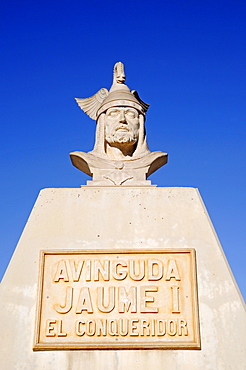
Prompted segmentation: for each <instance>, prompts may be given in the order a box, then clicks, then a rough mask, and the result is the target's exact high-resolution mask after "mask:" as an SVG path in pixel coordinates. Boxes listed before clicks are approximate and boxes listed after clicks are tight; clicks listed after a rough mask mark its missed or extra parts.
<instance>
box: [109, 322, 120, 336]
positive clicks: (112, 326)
mask: <svg viewBox="0 0 246 370" xmlns="http://www.w3.org/2000/svg"><path fill="white" fill-rule="evenodd" d="M108 333H109V335H112V336H115V335H116V336H118V335H119V334H118V323H117V320H108Z"/></svg>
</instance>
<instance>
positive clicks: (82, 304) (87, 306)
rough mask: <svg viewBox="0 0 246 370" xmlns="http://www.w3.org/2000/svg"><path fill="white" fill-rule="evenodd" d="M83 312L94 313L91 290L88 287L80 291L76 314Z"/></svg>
mask: <svg viewBox="0 0 246 370" xmlns="http://www.w3.org/2000/svg"><path fill="white" fill-rule="evenodd" d="M82 311H87V312H88V313H93V312H94V311H93V307H92V302H91V295H90V289H89V288H88V287H84V288H81V289H80V294H79V300H78V305H77V308H76V313H82Z"/></svg>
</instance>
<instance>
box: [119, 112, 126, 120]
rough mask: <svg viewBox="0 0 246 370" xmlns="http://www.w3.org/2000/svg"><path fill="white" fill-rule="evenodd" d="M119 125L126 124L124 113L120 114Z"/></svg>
mask: <svg viewBox="0 0 246 370" xmlns="http://www.w3.org/2000/svg"><path fill="white" fill-rule="evenodd" d="M120 123H126V116H125V112H124V111H121V112H120Z"/></svg>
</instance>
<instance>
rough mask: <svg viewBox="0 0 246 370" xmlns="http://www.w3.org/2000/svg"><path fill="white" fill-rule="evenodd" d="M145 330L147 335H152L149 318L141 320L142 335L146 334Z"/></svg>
mask: <svg viewBox="0 0 246 370" xmlns="http://www.w3.org/2000/svg"><path fill="white" fill-rule="evenodd" d="M144 330H145V331H146V333H145V335H146V336H147V337H149V336H150V326H149V322H148V321H147V320H140V335H141V336H144Z"/></svg>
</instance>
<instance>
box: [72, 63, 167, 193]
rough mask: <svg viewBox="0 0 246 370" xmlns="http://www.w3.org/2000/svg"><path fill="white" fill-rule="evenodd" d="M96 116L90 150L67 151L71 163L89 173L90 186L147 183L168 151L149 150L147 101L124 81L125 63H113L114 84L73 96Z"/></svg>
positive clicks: (87, 112)
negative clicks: (77, 97) (85, 97)
mask: <svg viewBox="0 0 246 370" xmlns="http://www.w3.org/2000/svg"><path fill="white" fill-rule="evenodd" d="M76 101H77V103H78V105H79V106H80V108H81V109H82V110H83V111H84V112H85V113H86V114H88V115H89V117H90V118H92V119H94V120H96V122H97V128H96V141H95V146H94V149H93V150H92V151H91V152H89V153H84V152H80V151H76V152H73V153H70V157H71V160H72V163H73V165H74V166H75V167H77V168H78V169H79V170H81V171H83V172H84V173H86V174H87V175H90V176H92V178H93V180H92V181H88V182H87V185H91V186H149V185H150V184H151V182H150V181H147V180H146V179H147V178H148V176H149V175H151V173H153V172H154V171H156V170H157V169H158V168H160V167H161V166H163V165H164V164H166V163H167V154H166V153H163V152H160V151H158V152H150V150H149V149H148V145H147V141H146V133H145V125H144V123H145V116H146V112H147V110H148V108H149V105H148V104H146V103H144V102H143V101H142V100H141V99H140V97H139V95H138V93H137V92H136V91H135V90H132V91H130V89H129V87H128V86H127V85H126V84H125V73H124V65H123V64H122V63H121V62H118V63H116V64H115V66H114V73H113V84H112V87H111V89H110V90H109V91H108V90H107V89H105V88H102V89H100V90H99V91H98V92H97V93H96V94H95V95H93V96H92V97H90V98H87V99H76Z"/></svg>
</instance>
